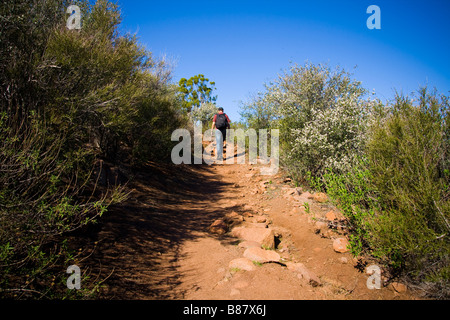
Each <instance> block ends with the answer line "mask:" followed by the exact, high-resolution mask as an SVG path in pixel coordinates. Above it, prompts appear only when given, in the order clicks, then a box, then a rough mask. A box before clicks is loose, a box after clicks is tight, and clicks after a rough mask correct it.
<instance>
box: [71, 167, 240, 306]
mask: <svg viewBox="0 0 450 320" xmlns="http://www.w3.org/2000/svg"><path fill="white" fill-rule="evenodd" d="M213 172H214V171H213V169H212V167H209V166H198V165H197V166H174V165H159V164H158V165H155V164H150V165H149V166H148V167H146V168H145V169H144V170H140V171H139V173H137V174H136V175H135V178H134V180H133V181H132V182H131V183H130V185H129V187H130V188H131V189H133V192H132V194H131V197H130V198H129V199H128V200H127V201H126V202H125V203H122V204H120V205H116V206H114V207H111V208H110V209H109V211H108V213H107V214H105V216H104V217H103V218H102V219H101V221H100V222H99V224H98V225H94V226H90V227H89V228H87V230H86V229H85V230H83V231H82V232H79V233H78V235H77V241H78V245H83V246H93V243H96V242H97V245H96V246H97V248H96V250H95V251H94V253H93V254H92V255H91V256H90V257H89V258H88V259H86V260H85V261H83V262H82V265H83V266H81V265H80V267H84V268H88V269H89V270H91V273H92V274H95V275H97V276H99V279H100V280H101V279H103V278H105V277H108V276H109V277H108V279H107V280H106V281H105V282H104V287H103V288H102V289H101V290H100V293H99V296H98V298H100V299H183V296H184V292H182V291H180V290H178V289H177V287H178V285H179V284H180V283H181V276H182V275H181V274H180V273H179V272H178V271H177V261H178V260H179V259H180V258H181V257H180V247H181V245H182V244H183V242H185V241H187V240H194V239H196V238H197V237H198V235H199V232H204V231H206V230H207V228H208V227H209V226H210V225H211V223H212V222H213V221H214V220H216V219H218V218H219V217H223V216H224V215H225V214H226V213H227V212H228V211H227V210H229V208H218V207H217V206H211V202H212V201H214V199H216V198H217V197H220V194H221V193H222V192H223V191H224V190H225V188H227V187H228V184H226V183H224V182H223V181H220V177H218V176H215V175H214V173H213ZM236 209H238V208H236Z"/></svg>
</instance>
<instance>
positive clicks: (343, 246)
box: [333, 238, 349, 253]
mask: <svg viewBox="0 0 450 320" xmlns="http://www.w3.org/2000/svg"><path fill="white" fill-rule="evenodd" d="M348 245H349V243H348V240H347V239H345V238H338V239H336V240H334V241H333V249H334V251H336V252H339V253H346V252H348V251H349V250H348Z"/></svg>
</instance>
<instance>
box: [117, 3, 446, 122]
mask: <svg viewBox="0 0 450 320" xmlns="http://www.w3.org/2000/svg"><path fill="white" fill-rule="evenodd" d="M118 3H119V5H120V7H121V10H122V17H123V22H122V26H121V29H122V31H123V32H130V33H133V34H137V36H138V37H139V39H140V42H141V43H142V44H144V45H145V46H146V47H147V49H148V50H150V51H151V52H153V54H154V55H155V56H157V57H160V56H163V55H165V56H167V57H168V58H169V59H171V60H173V61H174V62H175V63H176V64H175V69H174V73H173V81H174V82H178V80H179V79H180V78H183V77H184V78H189V77H191V76H194V75H197V74H200V73H201V74H204V75H205V76H206V77H207V78H209V79H210V80H211V81H215V82H216V88H217V91H216V94H217V95H218V100H217V103H218V105H219V106H222V107H224V109H225V112H226V113H228V115H229V116H230V118H231V120H234V121H237V120H239V118H240V116H239V113H238V112H239V106H240V105H241V102H242V101H246V100H248V99H249V98H250V96H251V94H253V93H256V92H258V91H261V90H263V88H264V87H263V85H264V83H267V82H269V81H271V80H274V79H276V78H277V75H278V74H279V73H281V72H282V70H283V69H287V68H288V67H289V65H290V63H291V62H293V63H298V64H304V63H305V62H306V61H308V62H312V63H327V64H328V65H329V66H330V67H331V68H334V67H335V66H338V65H339V66H341V67H343V68H344V69H345V70H347V71H350V72H353V73H354V78H355V79H356V80H359V81H361V82H362V85H363V86H364V87H365V88H366V89H369V90H370V91H372V90H374V91H375V93H376V95H377V97H379V98H380V99H382V100H383V101H385V100H386V99H391V98H393V96H394V90H397V91H402V92H404V93H410V92H412V91H415V90H417V89H418V88H419V86H421V85H425V84H428V85H429V86H430V87H436V88H437V89H438V90H439V92H441V93H444V94H446V95H449V94H450V93H449V90H450V0H428V1H415V0H409V1H404V0H395V1H384V0H383V1H379V0H371V1H365V0H353V1H349V0H339V1H335V0H322V1H312V0H311V1H302V0H297V1H287V0H278V1H265V0H259V1H253V0H252V1H246V0H240V1H234V0H227V1H222V0H217V1H216V0H209V1H197V0H192V1H178V0H172V1H170V0H169V1H153V0H150V1H140V0H118ZM370 5H377V6H379V7H380V9H381V30H369V29H368V28H367V26H366V21H367V19H368V18H369V16H370V14H367V13H366V10H367V8H368V7H369V6H370ZM355 66H356V69H354V67H355Z"/></svg>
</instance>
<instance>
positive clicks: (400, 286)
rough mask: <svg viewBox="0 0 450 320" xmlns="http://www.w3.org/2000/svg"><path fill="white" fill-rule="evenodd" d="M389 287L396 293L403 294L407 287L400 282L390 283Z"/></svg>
mask: <svg viewBox="0 0 450 320" xmlns="http://www.w3.org/2000/svg"><path fill="white" fill-rule="evenodd" d="M391 285H392V288H393V289H394V290H395V291H396V292H398V293H404V292H406V291H407V290H408V287H407V286H405V285H404V284H403V283H400V282H392V283H391Z"/></svg>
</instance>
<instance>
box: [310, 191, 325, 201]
mask: <svg viewBox="0 0 450 320" xmlns="http://www.w3.org/2000/svg"><path fill="white" fill-rule="evenodd" d="M313 199H314V200H316V201H317V202H320V203H324V202H327V200H328V196H327V195H326V194H325V193H323V192H319V193H316V194H314V195H313Z"/></svg>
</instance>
